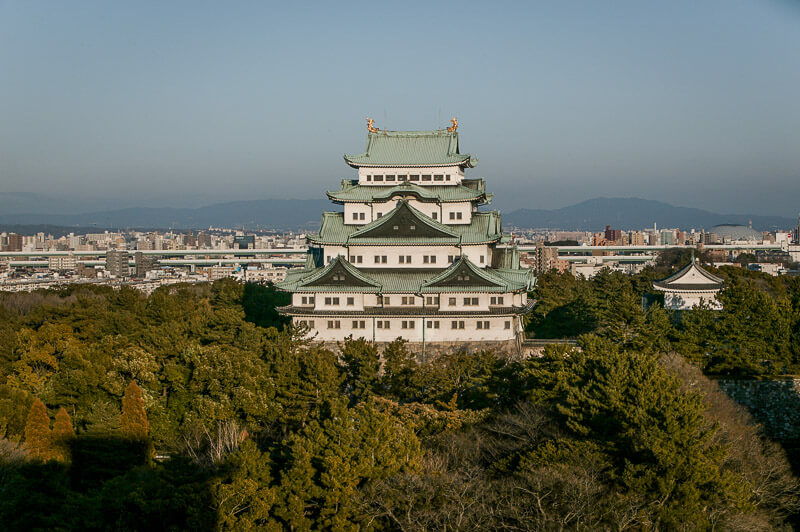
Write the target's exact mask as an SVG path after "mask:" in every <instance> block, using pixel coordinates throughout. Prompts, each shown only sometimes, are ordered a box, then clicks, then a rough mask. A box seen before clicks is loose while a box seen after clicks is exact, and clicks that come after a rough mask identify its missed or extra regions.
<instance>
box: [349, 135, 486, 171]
mask: <svg viewBox="0 0 800 532" xmlns="http://www.w3.org/2000/svg"><path fill="white" fill-rule="evenodd" d="M344 160H345V162H347V164H349V165H350V166H352V167H353V168H358V167H359V166H465V167H468V168H474V167H475V165H477V164H478V159H477V158H475V157H472V156H470V155H469V154H468V153H465V154H462V153H458V132H456V131H446V130H443V129H440V130H436V131H377V132H375V133H373V132H368V133H367V148H366V150H365V151H364V153H362V154H361V155H345V156H344Z"/></svg>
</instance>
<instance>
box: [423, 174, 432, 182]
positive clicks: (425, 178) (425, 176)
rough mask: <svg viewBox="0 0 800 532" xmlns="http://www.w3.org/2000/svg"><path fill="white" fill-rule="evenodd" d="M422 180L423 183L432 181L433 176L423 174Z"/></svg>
mask: <svg viewBox="0 0 800 532" xmlns="http://www.w3.org/2000/svg"><path fill="white" fill-rule="evenodd" d="M422 180H423V181H430V180H431V175H430V174H422Z"/></svg>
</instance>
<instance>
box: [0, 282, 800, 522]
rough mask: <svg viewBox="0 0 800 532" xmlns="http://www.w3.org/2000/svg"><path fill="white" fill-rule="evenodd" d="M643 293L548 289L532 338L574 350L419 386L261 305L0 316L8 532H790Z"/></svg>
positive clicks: (401, 369) (35, 300)
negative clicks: (329, 345) (560, 337)
mask: <svg viewBox="0 0 800 532" xmlns="http://www.w3.org/2000/svg"><path fill="white" fill-rule="evenodd" d="M646 282H647V281H646V276H639V277H626V276H620V275H617V274H608V273H603V274H601V275H600V276H599V277H598V278H596V279H594V280H592V281H582V280H574V281H570V280H569V279H567V278H566V277H560V276H556V275H554V274H547V275H545V276H543V277H542V279H540V282H539V287H538V288H537V293H536V294H535V295H534V297H536V298H537V299H539V301H541V307H537V311H536V313H535V314H534V316H533V317H532V319H531V324H530V326H531V328H532V329H533V330H536V331H540V332H541V331H550V332H551V333H554V334H555V333H558V334H561V333H563V334H566V335H569V336H578V335H580V341H579V348H571V347H567V346H550V347H548V348H547V349H546V350H545V353H544V355H543V356H542V357H541V358H537V359H528V360H509V359H507V358H499V357H497V356H495V355H494V354H493V353H492V352H489V351H484V352H473V353H467V352H463V351H454V352H452V353H448V354H444V355H441V356H439V357H437V358H435V359H434V360H432V361H430V362H428V363H426V364H419V363H418V361H417V358H416V356H415V355H414V354H413V353H412V352H411V351H410V350H409V349H408V346H407V345H406V344H405V343H404V342H403V341H401V340H398V341H395V342H393V343H392V344H390V345H388V346H386V347H385V349H384V350H383V352H382V353H379V352H378V349H377V347H376V346H375V345H373V344H371V343H370V342H367V341H365V340H364V339H359V338H355V339H354V338H348V339H343V341H342V343H341V345H340V350H339V351H338V352H333V351H331V350H327V349H323V348H322V347H321V346H319V345H317V344H314V343H310V342H308V341H307V340H305V339H304V336H303V332H304V331H302V330H296V329H293V328H292V327H290V326H288V324H287V323H286V322H284V321H283V318H281V317H280V316H278V315H277V313H276V312H275V310H274V309H275V306H277V305H281V304H285V303H286V300H285V298H286V295H285V294H281V293H279V292H277V291H275V290H274V288H272V287H270V286H259V285H243V284H240V283H236V282H234V281H231V280H222V281H217V282H215V283H213V284H206V285H193V286H173V287H164V288H162V289H159V290H157V291H155V292H154V293H153V294H151V295H150V296H145V295H143V294H141V293H139V292H136V291H134V290H129V289H125V288H123V289H120V290H112V289H110V288H105V287H72V288H66V289H62V290H49V291H38V292H34V293H31V294H0V522H2V523H4V525H5V528H6V529H9V530H17V529H19V530H22V529H24V530H43V529H48V530H51V529H59V530H71V529H82V530H95V529H97V530H100V529H103V530H105V529H119V530H143V529H150V530H185V529H198V530H216V529H225V530H227V529H230V530H248V529H265V530H284V529H292V530H316V529H335V530H355V529H367V530H440V529H445V528H447V529H454V530H475V529H556V528H557V529H574V530H597V529H643V528H658V529H673V528H681V529H683V528H691V529H712V528H720V529H747V530H752V529H769V528H780V527H784V526H787V524H788V523H791V522H792V519H794V518H795V516H796V515H797V512H798V509H799V508H800V502H799V500H798V493H800V492H799V491H798V490H799V489H800V488H799V487H798V480H797V478H796V477H795V476H794V475H793V474H792V471H791V468H790V466H789V463H788V461H787V459H786V456H785V454H784V453H783V451H782V450H781V449H780V447H778V446H776V445H775V444H774V443H772V442H769V441H767V440H765V439H763V438H762V437H761V436H760V435H759V432H758V427H757V426H756V425H755V424H753V422H752V420H751V419H750V418H749V417H748V416H747V415H746V414H745V413H744V412H743V411H742V410H741V409H739V408H738V407H736V406H735V405H734V404H733V403H732V402H731V401H730V400H728V399H727V398H726V397H725V396H724V395H723V394H721V393H720V392H719V391H718V389H717V388H716V387H715V386H714V385H713V383H711V382H710V381H708V379H707V378H706V377H705V376H704V375H703V374H702V372H701V371H700V370H699V369H697V367H696V366H694V365H692V364H689V363H687V362H686V361H685V359H684V358H683V357H681V356H678V355H668V354H667V353H669V352H670V349H671V347H672V346H675V345H678V344H679V342H678V340H676V338H678V336H676V335H678V333H681V331H683V330H688V328H689V325H687V324H686V323H685V321H684V322H682V323H677V322H676V321H675V320H673V319H671V316H669V315H668V314H667V313H666V312H665V311H664V310H663V309H659V308H658V307H656V306H653V307H650V308H648V309H646V310H643V308H642V305H641V293H642V291H643V290H644V287H645V285H646ZM753 282H756V283H764V281H763V280H762V279H761V278H759V279H756V280H754V281H753ZM759 289H760V290H765V291H766V290H767V287H766V286H759ZM765 293H766V292H765ZM770 297H773V296H772V295H770ZM578 299H580V302H579V303H575V300H578ZM547 309H549V310H547ZM556 316H559V318H558V319H556ZM714 319H717V318H714ZM559 323H562V325H559ZM563 323H569V324H570V325H569V328H566V327H565V328H563V329H557V327H564V326H563ZM682 334H684V333H682ZM685 334H689V333H685ZM698 334H699V333H698ZM686 352H689V351H688V350H687V351H686ZM690 359H691V360H692V361H693V362H695V363H697V362H696V360H703V358H702V357H690ZM699 365H700V366H701V367H702V369H706V370H707V369H708V367H707V366H706V365H702V364H699ZM756 366H757V367H758V368H762V367H763V365H760V364H759V365H756Z"/></svg>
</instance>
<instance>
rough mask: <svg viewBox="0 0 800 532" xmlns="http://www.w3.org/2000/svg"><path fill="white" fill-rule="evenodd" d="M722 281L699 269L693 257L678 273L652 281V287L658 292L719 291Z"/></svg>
mask: <svg viewBox="0 0 800 532" xmlns="http://www.w3.org/2000/svg"><path fill="white" fill-rule="evenodd" d="M724 282H725V281H724V279H722V278H721V277H717V276H716V275H713V274H711V273H709V272H707V271H706V270H704V269H703V268H701V267H700V266H699V265H698V264H697V261H696V260H695V258H694V257H692V262H690V263H689V264H688V265H687V266H686V267H684V268H683V269H681V270H680V271H679V272H677V273H675V274H673V275H671V276H669V277H667V278H666V279H663V280H661V281H653V287H654V288H656V289H659V290H720V289H721V288H722V287H723V285H724Z"/></svg>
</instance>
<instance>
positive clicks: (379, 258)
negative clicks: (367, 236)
mask: <svg viewBox="0 0 800 532" xmlns="http://www.w3.org/2000/svg"><path fill="white" fill-rule="evenodd" d="M380 263H381V256H380V255H375V264H380Z"/></svg>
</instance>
